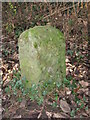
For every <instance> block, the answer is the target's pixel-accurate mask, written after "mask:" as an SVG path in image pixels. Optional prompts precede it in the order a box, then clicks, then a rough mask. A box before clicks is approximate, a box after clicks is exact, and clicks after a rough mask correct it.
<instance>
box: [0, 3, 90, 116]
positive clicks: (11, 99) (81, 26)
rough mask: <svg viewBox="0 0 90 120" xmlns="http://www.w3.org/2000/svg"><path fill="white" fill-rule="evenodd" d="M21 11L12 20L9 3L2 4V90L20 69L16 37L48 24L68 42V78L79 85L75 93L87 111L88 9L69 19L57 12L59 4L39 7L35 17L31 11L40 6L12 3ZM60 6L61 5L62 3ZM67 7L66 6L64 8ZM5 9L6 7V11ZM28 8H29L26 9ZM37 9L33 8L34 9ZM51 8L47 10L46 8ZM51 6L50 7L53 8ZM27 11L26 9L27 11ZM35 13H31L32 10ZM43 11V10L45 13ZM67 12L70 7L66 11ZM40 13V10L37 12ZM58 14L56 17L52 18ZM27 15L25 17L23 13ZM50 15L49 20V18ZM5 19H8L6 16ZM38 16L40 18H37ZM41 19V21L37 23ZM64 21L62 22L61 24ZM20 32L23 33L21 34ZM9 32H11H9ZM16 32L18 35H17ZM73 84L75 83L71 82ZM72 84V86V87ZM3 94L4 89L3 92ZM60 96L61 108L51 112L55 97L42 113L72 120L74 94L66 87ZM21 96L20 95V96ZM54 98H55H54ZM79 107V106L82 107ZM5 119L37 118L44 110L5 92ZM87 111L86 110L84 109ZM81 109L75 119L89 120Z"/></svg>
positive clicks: (3, 101) (3, 103) (3, 105)
mask: <svg viewBox="0 0 90 120" xmlns="http://www.w3.org/2000/svg"><path fill="white" fill-rule="evenodd" d="M12 4H14V5H16V7H18V13H20V15H18V13H17V14H16V15H15V16H13V17H12V14H11V13H10V8H9V5H8V3H7V4H6V3H3V6H2V7H3V13H2V14H3V18H2V19H3V23H2V25H3V27H2V32H3V36H2V59H0V62H1V65H2V66H1V67H0V70H1V75H2V79H3V83H4V84H3V87H6V86H8V83H9V81H10V80H11V79H12V78H13V70H16V71H18V69H19V60H18V46H17V43H18V42H17V41H18V37H17V33H19V32H20V33H21V32H22V30H21V28H24V30H25V29H28V28H29V27H33V26H35V25H45V24H46V23H49V22H50V24H51V25H52V26H56V27H57V28H58V29H60V30H61V31H62V32H63V33H64V35H65V38H66V76H67V77H68V76H72V78H73V79H75V80H76V81H77V82H78V83H79V84H80V85H81V87H80V86H79V85H77V88H75V89H74V92H75V93H77V94H78V98H79V99H81V100H83V96H84V97H85V98H86V99H85V102H84V105H85V107H86V106H87V105H88V104H89V103H88V98H89V97H90V91H89V86H90V83H89V81H88V76H89V73H88V67H89V63H88V51H89V48H88V38H87V37H88V30H87V23H88V22H87V21H88V20H87V17H86V16H87V9H85V8H83V9H81V8H79V9H78V11H77V13H78V14H77V15H76V16H75V15H74V14H73V12H72V11H71V15H69V14H68V15H67V13H66V12H67V11H65V12H64V11H63V12H61V11H60V12H58V13H57V12H56V11H55V10H58V8H59V7H60V6H61V7H62V5H60V6H58V5H59V3H56V8H57V9H53V7H55V6H51V5H50V3H49V4H47V3H46V4H44V3H37V4H39V6H40V8H39V7H37V10H36V14H35V11H34V12H33V13H34V15H32V10H34V8H35V7H36V6H37V4H35V3H32V4H31V3H30V4H29V3H28V4H26V3H25V4H24V3H21V5H20V6H19V4H18V3H12ZM60 4H61V3H60ZM65 5H66V3H64V6H65ZM5 6H6V7H5ZM25 6H26V7H25ZM33 6H34V7H33ZM47 6H48V7H47ZM50 6H51V7H50ZM24 7H25V9H24ZM32 7H33V9H32V10H31V11H29V9H31V8H32ZM42 7H44V9H42ZM66 8H67V7H66ZM38 9H40V10H39V11H38ZM52 9H53V10H52ZM51 10H52V13H53V12H54V11H55V14H53V15H52V16H50V15H51V12H50V11H51ZM23 12H25V13H23ZM25 14H26V15H25ZM48 14H49V17H48ZM4 15H5V16H4ZM37 15H39V16H37ZM43 15H44V16H46V17H47V18H46V19H44V20H40V19H41V18H40V16H43ZM37 18H38V19H37ZM62 21H63V22H62ZM7 23H8V26H9V27H10V25H11V26H13V25H14V27H15V28H14V29H13V30H12V31H11V32H10V33H8V31H7V30H6V27H5V26H6V24H7ZM19 28H20V31H18V30H19ZM8 30H9V29H8ZM16 32H17V33H16ZM71 82H72V81H71ZM71 84H72V83H71ZM3 90H4V89H3ZM57 93H58V108H52V103H53V102H55V100H54V97H51V99H52V100H51V101H47V102H46V105H45V110H44V112H43V113H42V116H43V115H44V116H47V117H48V118H52V117H53V118H69V117H71V116H70V112H71V110H75V108H77V104H76V102H75V97H74V95H73V94H72V91H71V89H69V88H68V87H65V88H64V89H63V90H60V91H58V92H57ZM18 94H19V92H18ZM51 96H52V95H51ZM79 105H80V104H79ZM2 107H3V109H2V110H3V117H10V118H12V117H13V118H26V117H28V118H36V117H37V116H38V115H39V114H40V112H41V109H42V106H38V105H37V103H35V102H31V101H30V99H29V100H26V99H25V98H24V99H23V100H22V102H21V103H19V102H17V99H16V96H14V95H12V96H8V95H7V94H6V93H5V92H4V91H3V100H2ZM85 107H84V108H85ZM84 108H82V109H81V110H79V112H77V113H76V115H75V117H79V118H80V116H83V117H88V116H89V114H90V109H87V110H84Z"/></svg>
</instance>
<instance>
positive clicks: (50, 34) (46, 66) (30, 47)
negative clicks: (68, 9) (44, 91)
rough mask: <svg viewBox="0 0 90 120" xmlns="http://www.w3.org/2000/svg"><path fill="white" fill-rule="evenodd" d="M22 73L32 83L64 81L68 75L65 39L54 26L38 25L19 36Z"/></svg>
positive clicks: (28, 84) (28, 85)
mask: <svg viewBox="0 0 90 120" xmlns="http://www.w3.org/2000/svg"><path fill="white" fill-rule="evenodd" d="M18 45H19V60H20V68H21V75H22V76H25V77H26V79H27V80H28V81H29V82H28V83H27V85H26V86H27V87H30V86H31V84H33V83H35V84H38V83H39V81H41V82H43V84H44V83H45V82H48V81H49V80H51V81H53V83H54V82H62V81H63V79H64V78H65V77H66V65H65V39H64V35H63V33H61V32H60V31H59V30H58V29H56V28H54V27H52V26H36V27H34V28H30V29H29V30H26V31H24V32H23V33H22V34H21V35H20V38H19V41H18Z"/></svg>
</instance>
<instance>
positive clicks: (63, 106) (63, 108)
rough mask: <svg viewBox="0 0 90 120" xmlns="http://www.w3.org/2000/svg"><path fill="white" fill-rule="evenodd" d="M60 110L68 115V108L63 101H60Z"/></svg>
mask: <svg viewBox="0 0 90 120" xmlns="http://www.w3.org/2000/svg"><path fill="white" fill-rule="evenodd" d="M60 108H61V109H62V111H63V112H65V113H70V107H69V105H68V103H67V102H66V101H65V100H60Z"/></svg>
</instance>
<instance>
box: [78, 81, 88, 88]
mask: <svg viewBox="0 0 90 120" xmlns="http://www.w3.org/2000/svg"><path fill="white" fill-rule="evenodd" d="M79 83H80V84H81V85H82V87H84V88H86V87H88V86H89V83H88V82H85V81H84V80H82V81H80V82H79Z"/></svg>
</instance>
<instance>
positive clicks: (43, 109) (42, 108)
mask: <svg viewBox="0 0 90 120" xmlns="http://www.w3.org/2000/svg"><path fill="white" fill-rule="evenodd" d="M44 107H45V99H44V102H43V106H42V109H41V111H40V113H39V115H38V117H37V118H38V119H39V118H40V117H41V115H42V112H43V110H44Z"/></svg>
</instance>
